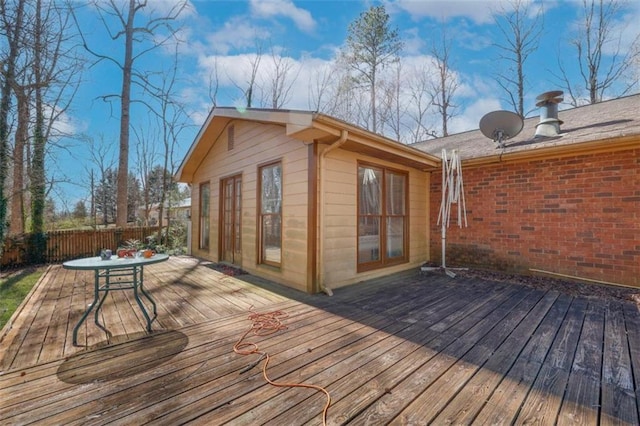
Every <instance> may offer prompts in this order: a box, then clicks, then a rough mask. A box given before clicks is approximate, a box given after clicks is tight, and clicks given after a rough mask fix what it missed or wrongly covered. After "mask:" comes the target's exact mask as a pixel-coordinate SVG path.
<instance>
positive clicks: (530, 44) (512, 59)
mask: <svg viewBox="0 0 640 426" xmlns="http://www.w3.org/2000/svg"><path fill="white" fill-rule="evenodd" d="M534 7H535V8H537V9H536V10H535V11H532V10H531V9H532V8H534ZM543 17H544V15H543V10H542V8H541V7H539V6H537V5H534V4H532V3H531V2H530V1H527V0H511V1H509V2H508V6H505V7H503V8H502V9H501V10H500V11H499V13H497V14H494V20H495V23H496V25H497V27H498V28H499V29H500V31H501V32H502V35H503V36H504V40H503V41H502V42H500V43H496V44H495V46H496V47H497V48H498V49H499V51H500V60H501V61H502V62H505V63H506V64H507V67H503V68H501V69H502V70H504V71H501V72H499V73H498V75H497V77H496V81H497V82H498V84H499V85H500V87H501V88H502V90H503V91H504V92H505V93H506V95H507V97H508V100H509V103H510V104H511V106H512V107H513V110H514V111H515V112H516V113H518V114H519V115H520V116H521V117H525V115H526V112H525V110H524V92H525V89H526V87H525V86H526V75H525V63H526V61H527V59H528V58H529V55H531V53H533V52H535V51H536V50H537V49H538V43H539V41H540V36H541V35H542V32H543V30H544V28H543Z"/></svg>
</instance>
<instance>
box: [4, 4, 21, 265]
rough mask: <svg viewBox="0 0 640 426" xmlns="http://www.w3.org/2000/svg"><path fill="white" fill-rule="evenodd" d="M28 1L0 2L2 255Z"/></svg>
mask: <svg viewBox="0 0 640 426" xmlns="http://www.w3.org/2000/svg"><path fill="white" fill-rule="evenodd" d="M25 4H26V1H25V0H18V1H17V2H16V3H15V4H14V8H13V9H9V8H8V7H7V6H8V4H7V3H6V2H4V1H2V2H0V18H1V19H2V31H1V34H2V35H3V36H4V37H5V38H6V46H7V52H6V55H5V54H3V57H2V58H1V61H0V71H1V72H2V77H3V78H2V87H1V88H0V254H2V250H3V248H4V239H5V236H6V222H7V212H8V203H7V196H6V193H5V186H6V182H7V177H8V174H9V134H10V131H9V129H10V127H9V118H10V117H9V115H10V113H11V100H12V97H11V88H12V86H13V85H14V82H15V73H16V63H17V61H18V57H19V55H20V52H21V50H22V48H23V46H22V38H23V25H24V9H25Z"/></svg>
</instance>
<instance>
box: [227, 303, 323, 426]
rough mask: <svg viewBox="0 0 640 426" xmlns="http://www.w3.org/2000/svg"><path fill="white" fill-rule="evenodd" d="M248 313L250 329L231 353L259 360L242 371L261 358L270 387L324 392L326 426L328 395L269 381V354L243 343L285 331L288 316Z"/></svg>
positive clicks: (264, 374) (282, 313) (284, 314)
mask: <svg viewBox="0 0 640 426" xmlns="http://www.w3.org/2000/svg"><path fill="white" fill-rule="evenodd" d="M249 312H250V313H249V319H250V320H251V327H250V328H249V329H248V330H247V331H246V332H245V333H244V334H243V335H242V337H241V338H240V340H238V342H237V343H236V344H235V345H233V351H234V352H235V353H237V354H239V355H252V354H259V355H260V359H259V360H258V361H257V362H256V363H255V364H252V365H250V366H249V368H248V369H245V370H244V371H248V370H249V369H251V368H253V367H254V366H255V365H257V364H258V363H259V362H260V361H262V359H263V358H266V361H265V362H264V366H263V367H262V375H263V376H264V379H265V380H266V381H267V383H269V384H270V385H272V386H278V387H287V388H310V389H315V390H317V391H319V392H324V394H325V395H327V403H326V404H325V406H324V410H322V424H323V425H325V426H326V424H327V411H328V410H329V406H330V405H331V395H329V392H328V391H327V390H326V389H325V388H323V387H321V386H316V385H310V384H307V383H285V382H274V381H272V380H271V379H269V377H267V366H268V365H269V359H270V357H269V354H268V353H267V352H263V351H261V350H260V349H259V348H258V345H257V344H256V343H252V342H244V339H245V338H246V337H247V336H248V335H249V334H253V335H254V336H267V335H269V334H273V333H276V332H278V331H280V330H285V329H286V328H287V326H285V325H284V324H282V321H281V320H283V319H285V318H287V317H288V316H289V315H287V313H285V312H282V311H272V312H266V313H263V314H259V313H257V312H254V311H253V308H251V309H249Z"/></svg>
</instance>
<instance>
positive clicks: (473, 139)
mask: <svg viewBox="0 0 640 426" xmlns="http://www.w3.org/2000/svg"><path fill="white" fill-rule="evenodd" d="M553 106H554V105H552V104H551V105H543V106H541V115H540V118H538V117H536V118H529V119H526V120H525V122H524V128H523V130H522V131H521V132H520V134H519V135H517V136H516V137H515V138H513V139H510V140H507V141H506V143H505V144H504V147H503V148H500V147H498V145H497V144H496V143H495V142H493V141H492V140H491V139H488V138H487V137H485V136H483V134H482V133H481V132H480V131H478V130H476V131H471V132H465V133H461V134H457V135H453V136H449V137H446V138H441V139H435V140H430V141H425V142H421V143H418V144H414V145H412V146H413V147H416V148H419V149H421V150H424V151H427V152H430V153H432V154H434V155H440V153H441V152H442V149H446V150H447V151H450V150H452V149H457V150H458V152H459V154H460V156H461V158H462V159H463V161H462V165H463V167H462V169H463V172H462V175H463V182H464V188H465V195H466V197H465V198H466V200H465V201H466V207H467V215H468V216H467V218H468V224H469V226H468V228H458V226H457V225H455V222H453V220H452V222H451V223H452V224H451V226H450V228H449V229H448V231H447V245H446V247H447V251H446V260H447V266H452V265H456V266H482V267H489V268H497V269H502V270H510V271H516V272H527V273H528V272H531V271H532V270H533V272H541V271H544V272H549V273H552V274H555V275H557V276H562V275H568V276H571V277H578V278H583V279H587V280H595V281H602V282H606V283H615V284H623V285H629V286H636V287H638V286H640V95H634V96H628V97H624V98H620V99H615V100H610V101H605V102H601V103H598V104H594V105H589V106H583V107H580V108H574V109H570V110H565V111H560V112H559V113H558V112H557V107H556V111H555V114H556V115H555V117H554V116H553V115H554V111H553ZM554 118H558V119H559V120H555V123H554ZM541 122H542V124H540V123H541ZM536 132H538V133H542V134H546V135H547V136H540V137H535V135H536ZM555 133H557V134H555ZM440 190H441V174H439V173H434V174H432V179H431V210H430V214H431V219H430V225H431V246H430V248H431V253H432V261H433V262H434V263H438V264H439V262H440V258H441V255H440V247H441V245H440V241H439V240H440V234H439V226H438V225H437V223H436V222H437V215H438V211H439V205H440V197H441V193H440Z"/></svg>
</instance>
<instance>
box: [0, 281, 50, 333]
mask: <svg viewBox="0 0 640 426" xmlns="http://www.w3.org/2000/svg"><path fill="white" fill-rule="evenodd" d="M43 273H44V269H42V268H28V269H23V270H20V271H16V272H12V273H11V274H9V275H8V276H7V277H4V278H0V330H2V329H3V328H4V326H5V324H6V323H7V322H9V319H10V318H11V315H13V313H14V312H15V311H16V309H18V306H20V303H22V301H23V300H24V298H25V297H26V296H27V294H29V292H30V291H31V289H32V288H33V286H34V285H35V283H37V282H38V280H39V279H40V277H41V276H42V274H43Z"/></svg>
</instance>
